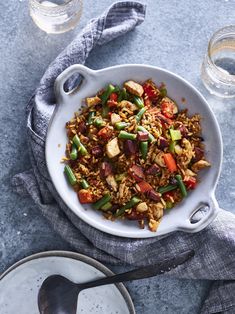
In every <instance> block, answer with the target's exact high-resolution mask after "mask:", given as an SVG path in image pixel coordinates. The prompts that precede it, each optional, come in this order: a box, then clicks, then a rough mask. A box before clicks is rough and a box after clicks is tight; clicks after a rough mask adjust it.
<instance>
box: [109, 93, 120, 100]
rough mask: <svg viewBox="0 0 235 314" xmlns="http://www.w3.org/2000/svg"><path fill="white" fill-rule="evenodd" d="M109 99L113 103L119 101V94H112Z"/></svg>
mask: <svg viewBox="0 0 235 314" xmlns="http://www.w3.org/2000/svg"><path fill="white" fill-rule="evenodd" d="M109 99H110V100H113V101H117V100H118V94H117V93H112V94H111V95H110V96H109Z"/></svg>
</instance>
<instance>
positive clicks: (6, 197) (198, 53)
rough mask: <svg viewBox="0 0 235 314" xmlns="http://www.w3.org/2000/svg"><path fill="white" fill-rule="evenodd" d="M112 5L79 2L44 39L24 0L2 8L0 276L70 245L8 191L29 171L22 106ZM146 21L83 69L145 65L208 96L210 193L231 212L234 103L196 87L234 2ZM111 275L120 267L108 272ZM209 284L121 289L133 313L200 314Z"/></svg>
mask: <svg viewBox="0 0 235 314" xmlns="http://www.w3.org/2000/svg"><path fill="white" fill-rule="evenodd" d="M111 3H112V0H100V1H92V0H84V11H83V15H82V20H81V22H80V24H79V25H78V27H77V28H76V29H75V30H73V31H71V32H69V33H66V34H63V35H47V34H45V33H43V32H42V31H41V30H39V29H38V28H37V27H36V26H35V25H34V24H33V22H32V21H31V19H30V17H29V14H28V8H27V1H26V0H21V1H17V0H8V1H1V2H0V38H1V45H0V132H1V133H0V134H1V141H0V152H1V153H0V165H1V172H0V180H1V184H0V272H2V271H4V270H5V269H6V268H7V267H9V266H10V265H11V264H12V263H14V262H16V261H17V260H19V259H20V258H23V257H25V256H27V255H30V254H32V253H36V252H40V251H44V250H50V249H66V250H69V249H70V247H69V246H68V245H67V244H66V243H65V242H64V241H63V240H62V239H61V238H60V237H59V236H58V235H57V234H56V233H55V232H54V231H53V230H52V228H51V227H50V225H49V224H48V223H47V221H46V220H45V219H44V218H43V217H42V216H41V215H40V213H39V211H38V210H37V207H36V206H35V205H34V203H33V202H32V201H31V200H30V199H29V198H22V197H20V196H18V195H16V194H14V193H13V191H12V187H11V183H10V182H11V177H12V176H13V175H14V174H15V173H18V172H20V171H23V170H26V169H29V168H30V163H29V158H28V153H27V146H26V130H25V123H26V121H25V111H24V109H25V105H26V103H27V101H28V99H29V98H30V95H31V94H32V93H33V91H34V88H35V87H36V86H37V84H38V82H39V80H40V77H41V76H42V74H43V72H44V71H45V69H46V68H47V66H48V64H49V63H50V62H51V61H52V60H53V58H54V57H55V56H56V55H57V54H58V53H59V52H60V51H61V49H63V47H65V46H66V45H67V44H68V43H69V42H70V40H71V39H72V38H73V37H74V36H75V34H76V33H77V32H78V31H79V30H80V29H81V28H82V27H83V26H84V25H85V24H86V22H87V21H88V19H90V18H91V17H94V16H96V15H97V14H99V13H101V12H102V11H103V10H104V9H105V8H106V7H107V6H108V5H109V4H111ZM146 3H147V4H148V8H147V15H146V20H145V22H144V23H143V24H142V25H141V26H140V27H138V28H137V29H136V30H135V31H133V32H131V33H129V34H127V35H126V36H125V37H123V38H118V39H116V40H114V41H113V42H111V43H109V44H107V45H106V46H103V47H99V48H97V49H96V50H95V51H93V52H92V53H91V55H90V57H89V58H88V60H87V65H88V66H90V67H91V68H94V69H98V68H102V67H107V66H110V65H115V64H121V63H147V64H152V65H156V66H160V67H164V68H166V69H168V70H171V71H173V72H176V73H177V74H179V75H181V76H183V77H184V78H185V79H187V80H188V81H189V82H191V83H192V84H194V85H195V86H196V87H197V88H198V89H199V90H200V91H201V92H202V93H203V94H204V96H205V97H206V98H207V100H208V101H209V103H210V105H211V107H212V109H213V111H214V112H215V114H216V116H217V119H218V121H219V124H220V127H221V131H222V135H223V140H224V160H223V169H222V174H221V178H220V181H219V184H218V187H217V190H216V195H217V199H218V201H219V204H220V206H221V207H222V208H225V209H227V210H230V211H233V212H235V209H234V207H233V204H234V201H235V192H234V191H235V189H234V188H235V181H234V177H233V173H234V170H235V164H234V155H235V145H234V135H233V133H234V131H233V128H234V127H235V125H234V118H233V116H234V113H235V103H234V100H233V101H232V100H231V101H228V100H226V101H222V100H220V99H216V98H214V97H211V96H210V95H209V94H208V93H207V91H206V90H205V89H204V87H203V86H202V83H201V81H200V76H199V73H200V70H199V68H200V64H201V61H202V57H203V54H204V52H205V50H206V46H207V43H208V40H209V38H210V36H211V34H212V33H213V32H214V31H215V30H216V29H218V28H220V27H222V26H225V25H228V24H232V22H234V8H235V2H234V0H227V1H226V0H198V1H192V0H191V1H189V0H185V1H180V0H158V1H155V0H147V1H146ZM110 268H111V269H113V270H115V271H121V270H124V268H123V267H112V266H110ZM209 284H210V283H209V282H202V281H186V280H184V281H180V280H176V279H175V280H172V279H171V280H170V279H167V278H165V277H164V278H153V279H148V280H144V281H141V282H134V283H129V284H127V287H128V289H129V291H130V294H131V296H132V298H133V300H134V303H135V306H136V312H137V314H142V313H144V314H153V313H160V314H171V313H175V314H177V313H179V314H183V313H185V314H187V313H192V314H193V313H199V310H200V306H201V302H202V300H203V298H204V297H205V295H206V293H207V290H208V287H209Z"/></svg>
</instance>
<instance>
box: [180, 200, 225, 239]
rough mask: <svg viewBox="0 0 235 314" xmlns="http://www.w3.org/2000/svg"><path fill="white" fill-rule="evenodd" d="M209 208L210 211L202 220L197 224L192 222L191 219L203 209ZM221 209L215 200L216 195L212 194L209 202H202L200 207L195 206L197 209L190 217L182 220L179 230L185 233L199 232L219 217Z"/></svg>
mask: <svg viewBox="0 0 235 314" xmlns="http://www.w3.org/2000/svg"><path fill="white" fill-rule="evenodd" d="M205 207H207V208H208V210H207V211H206V212H205V214H204V215H203V216H202V217H201V219H200V220H199V221H197V222H195V223H193V222H191V220H190V219H191V217H192V216H193V215H194V214H195V213H196V212H198V211H199V210H200V209H201V208H205ZM219 210H220V208H219V205H218V203H217V200H216V199H215V195H214V194H211V196H210V198H209V201H208V200H207V201H201V202H200V203H199V205H198V206H195V209H194V210H193V211H192V212H191V213H190V216H189V217H187V218H186V219H183V218H182V221H181V222H180V223H179V227H178V230H180V231H185V232H190V233H193V232H198V231H200V230H202V229H203V228H204V227H205V226H207V225H208V224H210V223H211V222H212V221H213V220H214V219H215V217H216V216H217V214H218V212H219Z"/></svg>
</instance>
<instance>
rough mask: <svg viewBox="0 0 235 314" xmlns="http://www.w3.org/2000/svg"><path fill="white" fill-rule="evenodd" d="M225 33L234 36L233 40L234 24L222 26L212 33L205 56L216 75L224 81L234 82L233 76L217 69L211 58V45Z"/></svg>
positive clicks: (234, 77)
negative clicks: (226, 79)
mask: <svg viewBox="0 0 235 314" xmlns="http://www.w3.org/2000/svg"><path fill="white" fill-rule="evenodd" d="M224 31H227V34H232V35H234V38H235V24H230V25H227V26H224V27H222V28H220V29H218V30H217V31H216V32H215V33H213V35H212V37H211V38H210V40H209V44H208V47H207V56H208V61H209V63H210V65H211V66H213V68H214V70H215V71H216V72H217V73H218V75H220V76H222V77H223V79H225V77H228V80H230V81H231V80H232V81H234V82H235V75H234V74H230V73H226V74H225V73H224V72H223V71H221V70H220V69H219V67H218V66H217V65H216V64H215V63H214V61H213V60H212V56H211V50H212V47H213V45H214V44H215V43H216V40H219V39H220V38H222V37H223V36H224V35H225V34H226V33H224V34H221V33H222V32H224Z"/></svg>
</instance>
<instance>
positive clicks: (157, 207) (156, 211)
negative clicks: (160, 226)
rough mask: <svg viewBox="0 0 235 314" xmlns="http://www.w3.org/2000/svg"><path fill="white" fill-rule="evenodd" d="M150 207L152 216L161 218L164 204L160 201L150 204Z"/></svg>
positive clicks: (157, 218)
mask: <svg viewBox="0 0 235 314" xmlns="http://www.w3.org/2000/svg"><path fill="white" fill-rule="evenodd" d="M150 209H151V210H152V213H153V216H154V218H155V219H156V220H159V219H161V218H162V216H163V209H164V206H163V205H162V203H161V202H158V203H155V204H150Z"/></svg>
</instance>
